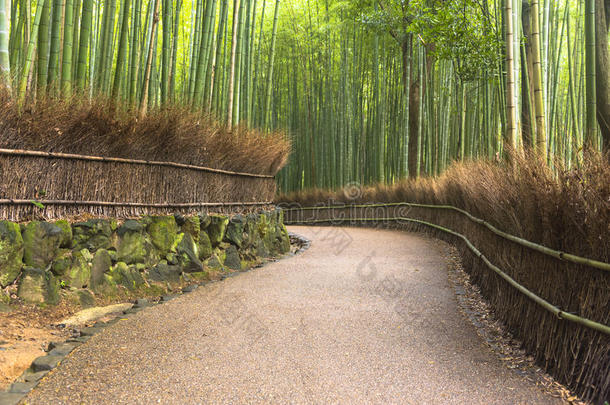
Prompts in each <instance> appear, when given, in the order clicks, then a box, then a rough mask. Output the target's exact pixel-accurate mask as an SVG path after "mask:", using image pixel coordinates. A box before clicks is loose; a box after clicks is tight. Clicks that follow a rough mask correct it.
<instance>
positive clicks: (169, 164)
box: [0, 148, 275, 179]
mask: <svg viewBox="0 0 610 405" xmlns="http://www.w3.org/2000/svg"><path fill="white" fill-rule="evenodd" d="M0 155H8V156H28V157H44V158H52V159H72V160H87V161H93V162H113V163H129V164H137V165H149V166H166V167H177V168H180V169H190V170H198V171H203V172H209V173H217V174H225V175H228V176H241V177H257V178H263V179H274V178H275V176H271V175H268V174H255V173H244V172H234V171H232V170H224V169H213V168H211V167H205V166H195V165H189V164H185V163H175V162H158V161H154V160H138V159H124V158H113V157H101V156H87V155H77V154H73V153H59V152H42V151H33V150H22V149H2V148H0Z"/></svg>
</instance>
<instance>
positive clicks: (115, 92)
mask: <svg viewBox="0 0 610 405" xmlns="http://www.w3.org/2000/svg"><path fill="white" fill-rule="evenodd" d="M121 7H122V9H123V21H122V23H121V25H120V29H121V34H120V39H119V50H118V56H117V61H116V70H115V72H114V82H113V85H112V95H111V97H112V99H113V100H115V101H117V99H118V97H119V90H120V88H121V77H122V76H123V75H124V71H123V69H124V65H125V64H126V61H127V40H128V37H127V31H128V30H129V9H130V7H131V1H130V0H124V1H123V5H122V6H121Z"/></svg>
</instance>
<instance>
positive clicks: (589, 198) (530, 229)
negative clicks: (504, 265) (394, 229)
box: [276, 154, 610, 262]
mask: <svg viewBox="0 0 610 405" xmlns="http://www.w3.org/2000/svg"><path fill="white" fill-rule="evenodd" d="M513 162H514V165H507V164H498V163H497V162H491V161H484V160H480V161H473V162H465V163H456V164H454V165H453V166H451V167H450V168H449V170H447V171H446V172H445V173H444V174H443V175H442V176H440V177H438V178H422V179H419V180H417V181H414V180H404V181H402V182H400V183H397V184H393V185H389V186H386V185H376V186H371V187H364V188H362V189H361V190H360V191H358V192H354V191H353V190H347V191H345V190H340V191H330V190H320V189H314V190H305V191H300V192H295V193H290V194H286V195H282V196H279V197H277V198H276V201H277V202H280V203H281V202H291V203H294V202H296V203H299V204H301V205H302V206H312V205H316V204H319V203H321V202H328V201H336V202H343V203H363V202H403V201H407V202H418V203H431V204H447V205H453V206H456V207H459V208H462V209H465V210H466V211H468V212H470V213H471V214H473V215H475V216H477V217H479V218H483V219H485V220H486V221H488V222H490V223H492V224H493V225H495V226H497V227H498V228H500V229H502V230H504V231H506V232H508V233H512V234H514V235H516V236H519V237H522V238H525V239H528V240H531V241H533V242H537V243H541V244H543V245H545V246H548V247H551V248H554V249H557V250H562V251H566V252H571V253H575V254H578V255H581V256H586V257H590V258H594V259H597V260H601V261H606V262H608V261H610V155H607V156H606V157H603V156H601V155H599V154H590V155H589V156H587V158H586V159H585V160H584V163H583V164H582V166H581V167H580V168H578V169H571V170H566V169H563V168H562V167H561V165H560V164H559V163H557V166H556V167H557V174H556V175H555V174H553V172H552V171H551V170H550V169H549V168H548V166H547V165H546V164H544V163H543V162H540V161H539V160H538V159H536V158H535V157H534V156H531V155H530V154H525V155H516V156H514V157H513ZM354 195H356V198H352V196H354Z"/></svg>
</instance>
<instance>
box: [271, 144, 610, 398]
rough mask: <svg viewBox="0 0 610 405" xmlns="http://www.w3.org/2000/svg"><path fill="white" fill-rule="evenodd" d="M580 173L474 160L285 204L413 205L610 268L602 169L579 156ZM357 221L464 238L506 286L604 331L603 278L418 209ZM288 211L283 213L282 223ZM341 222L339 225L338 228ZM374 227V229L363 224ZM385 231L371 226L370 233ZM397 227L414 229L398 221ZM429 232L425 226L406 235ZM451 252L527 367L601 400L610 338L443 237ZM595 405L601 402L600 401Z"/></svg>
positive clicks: (609, 214)
mask: <svg viewBox="0 0 610 405" xmlns="http://www.w3.org/2000/svg"><path fill="white" fill-rule="evenodd" d="M586 157H587V159H583V161H584V162H585V163H583V165H582V166H580V167H579V168H572V169H567V168H565V167H564V166H563V165H562V164H561V163H559V162H556V174H555V173H553V172H552V171H551V169H550V168H549V167H548V166H547V164H546V162H543V161H542V160H541V159H539V158H537V157H536V156H531V155H529V156H520V155H517V156H513V159H512V162H513V163H512V164H511V165H500V164H497V163H494V162H488V161H479V162H466V163H457V164H454V165H453V166H451V167H450V168H449V169H448V170H447V171H446V172H445V173H444V174H443V175H442V176H440V177H438V178H421V179H418V180H405V181H402V182H400V183H397V184H395V185H392V186H383V185H379V186H374V187H373V186H371V187H366V188H363V189H362V190H355V189H353V187H349V188H347V189H345V190H340V191H325V190H321V189H317V190H309V191H302V192H294V193H291V194H288V195H284V196H282V197H280V198H279V199H278V202H280V203H284V204H286V205H287V206H288V207H292V206H302V207H311V206H324V205H331V206H337V205H341V204H342V203H346V204H353V203H356V204H358V203H360V204H361V203H370V202H376V203H377V202H382V203H385V202H404V201H408V202H416V203H424V204H440V205H453V206H456V207H459V208H462V209H465V210H466V211H468V212H470V213H471V214H473V215H474V216H476V217H479V218H482V219H484V220H486V221H487V222H489V223H491V224H492V225H494V226H496V227H497V228H499V229H501V230H503V231H505V232H508V233H511V234H513V235H516V236H519V237H521V238H524V239H527V240H530V241H533V242H537V243H539V244H542V245H544V246H547V247H550V248H553V249H555V250H559V251H563V252H567V253H574V254H577V255H580V256H584V257H588V258H591V259H596V260H599V261H602V262H606V263H608V262H610V203H609V202H610V182H608V180H607V179H608V176H610V164H609V163H608V158H607V157H606V158H602V156H600V155H587V156H586ZM298 213H299V212H298V211H297V212H296V213H295V216H296V219H297V221H298V220H299V218H313V219H324V218H337V220H335V221H333V223H334V224H335V225H340V224H345V225H347V224H349V220H346V219H345V218H349V215H348V213H347V212H346V211H342V210H340V209H335V210H331V211H324V210H322V211H313V212H312V211H307V212H301V215H300V216H299V215H297V214H298ZM353 215H354V217H357V218H362V217H365V218H386V217H408V218H415V219H420V220H424V221H428V222H431V223H433V224H437V225H441V226H444V227H447V228H449V229H452V230H454V231H457V232H459V233H462V234H464V235H465V236H466V237H467V238H468V239H469V240H470V241H472V243H473V244H474V245H475V246H476V247H477V248H478V249H479V250H480V251H481V252H482V253H483V254H484V255H485V256H486V257H487V258H488V259H489V260H490V261H491V262H492V263H493V264H495V265H497V266H498V267H500V268H501V269H502V270H503V271H505V272H507V273H508V274H509V275H510V276H511V277H512V278H513V279H515V280H516V281H517V282H519V283H520V284H522V285H523V286H525V287H526V288H528V289H529V290H530V291H533V292H534V293H535V294H537V295H539V296H541V297H543V298H544V299H546V300H547V301H548V302H551V303H552V304H553V305H556V306H558V307H559V308H561V309H562V310H564V311H568V312H571V313H573V314H577V315H579V316H582V317H585V318H588V319H592V320H595V321H597V322H599V323H602V324H604V325H608V324H609V323H610V301H608V291H610V274H609V273H608V271H605V270H601V269H596V268H593V267H588V266H584V265H578V264H574V263H570V262H568V261H563V260H558V259H556V258H553V257H551V256H547V255H544V254H542V253H540V252H537V251H534V250H532V249H528V248H526V247H523V246H521V245H519V244H517V243H513V242H509V241H507V240H506V239H503V238H501V237H499V236H498V235H496V234H494V233H493V232H491V231H490V230H489V229H487V228H486V227H484V226H481V225H479V224H477V223H475V222H473V221H471V220H470V219H468V218H467V217H466V216H465V215H463V214H461V213H458V212H455V211H451V210H442V209H430V208H422V207H405V206H402V207H387V208H384V207H379V208H371V209H355V213H354V214H353ZM292 218H293V217H291V214H290V212H288V213H287V214H286V219H287V221H290V220H291V219H292ZM341 218H343V221H342V220H341ZM372 223H373V224H374V222H372ZM384 223H385V224H386V225H387V224H388V222H387V221H385V222H384V221H380V222H379V225H383V224H384ZM400 226H401V227H402V228H407V229H413V226H411V225H409V223H407V222H402V223H401V225H400ZM415 228H416V229H417V230H424V231H430V228H428V227H421V226H420V227H415ZM432 232H433V234H434V235H435V236H437V237H440V238H447V239H448V240H449V241H450V242H452V243H456V244H457V245H458V246H459V247H460V252H461V256H462V258H463V265H464V269H465V270H466V271H467V272H468V273H469V274H470V275H471V276H472V278H473V280H474V281H475V283H476V284H477V285H478V286H480V287H481V290H482V292H483V293H484V295H485V297H486V298H487V299H488V300H489V302H490V303H491V304H492V306H493V307H494V310H495V314H496V316H498V317H499V318H500V319H502V320H503V321H504V322H505V323H506V325H507V326H508V328H509V329H510V331H511V332H512V333H513V334H514V336H516V337H517V338H518V339H520V340H521V341H522V342H523V345H524V347H525V348H526V349H527V350H528V351H529V352H530V353H533V354H534V357H535V358H536V361H537V363H538V364H540V365H541V366H542V367H544V368H545V369H546V370H547V371H548V372H549V373H551V374H552V375H553V376H555V377H556V378H557V379H558V380H559V381H560V382H562V383H564V384H567V385H568V386H569V387H570V388H572V389H574V390H575V391H576V392H577V393H578V394H579V395H581V396H582V398H583V399H585V400H591V401H592V403H603V400H604V399H606V398H608V395H610V378H609V377H610V375H609V374H608V367H609V366H610V337H609V336H607V335H604V334H603V333H599V332H596V331H593V330H591V329H587V328H585V327H582V326H578V325H576V324H572V323H570V322H567V321H565V320H560V319H558V318H557V317H556V316H555V315H553V314H551V313H550V312H547V311H545V310H543V309H542V308H541V307H540V306H538V305H537V304H536V303H534V302H533V301H532V300H530V299H529V298H527V297H526V296H524V295H522V294H521V293H519V292H518V291H517V290H516V289H514V288H513V287H511V286H510V285H509V284H508V283H507V282H506V281H504V280H503V279H502V278H500V277H499V276H498V275H497V274H495V273H494V272H492V271H491V270H490V269H489V268H487V267H486V266H485V264H484V263H483V261H482V260H481V259H480V258H478V257H477V256H475V255H474V254H472V253H471V252H470V250H469V249H468V248H467V247H466V246H465V245H464V244H463V241H461V240H459V239H457V238H454V237H452V236H447V234H445V233H442V232H434V231H432ZM600 401H601V402H600Z"/></svg>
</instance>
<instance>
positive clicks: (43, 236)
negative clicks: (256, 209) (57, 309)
mask: <svg viewBox="0 0 610 405" xmlns="http://www.w3.org/2000/svg"><path fill="white" fill-rule="evenodd" d="M289 250H290V239H289V236H288V232H287V231H286V228H285V227H284V224H283V212H282V211H281V210H274V211H265V212H262V213H258V214H248V215H235V216H232V217H229V216H225V215H219V214H216V215H215V214H210V215H208V214H205V213H204V214H200V215H193V216H180V215H174V216H146V217H143V218H141V219H138V220H133V219H129V220H126V221H118V220H113V219H90V220H88V221H83V222H75V223H72V224H70V223H68V222H67V221H64V220H59V221H55V222H39V221H33V222H30V223H27V224H26V223H24V224H18V223H14V222H9V221H0V287H2V288H7V287H8V289H10V288H11V287H13V290H14V286H15V285H16V286H17V289H16V294H17V296H18V297H19V298H20V299H21V300H23V301H24V302H26V303H36V304H50V305H54V304H57V303H58V302H59V301H60V299H62V297H68V298H70V299H72V300H77V301H79V302H80V303H81V304H82V305H83V306H85V305H86V304H87V303H88V302H93V300H94V296H102V297H112V296H116V295H117V294H120V293H121V292H127V293H129V292H133V293H136V292H138V291H145V292H146V291H148V292H150V291H155V289H156V290H157V291H159V292H160V293H161V292H162V291H164V290H166V288H167V286H168V285H171V283H180V282H182V281H184V280H185V279H187V280H193V279H195V280H206V279H211V278H216V277H218V276H220V275H222V274H223V273H226V272H231V271H241V270H245V269H246V268H248V267H251V266H253V265H256V264H258V263H259V262H260V261H262V260H264V259H265V258H271V257H274V256H278V255H281V254H284V253H287V252H288V251H289Z"/></svg>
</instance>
